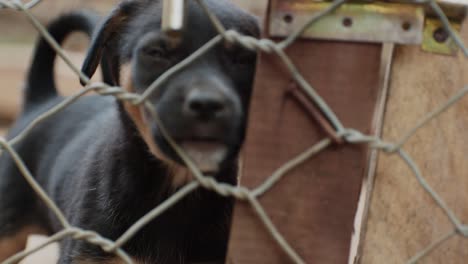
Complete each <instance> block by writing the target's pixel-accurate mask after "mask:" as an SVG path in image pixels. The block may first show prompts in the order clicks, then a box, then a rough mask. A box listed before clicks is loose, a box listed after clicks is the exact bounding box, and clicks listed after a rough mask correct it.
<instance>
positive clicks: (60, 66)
mask: <svg viewBox="0 0 468 264" xmlns="http://www.w3.org/2000/svg"><path fill="white" fill-rule="evenodd" d="M118 2H119V1H118V0H99V1H95V0H43V1H42V2H41V3H40V4H38V5H37V6H36V7H35V8H34V9H33V10H32V12H33V14H34V15H35V16H36V17H37V18H38V19H39V20H40V21H41V22H42V23H43V24H47V22H48V21H49V20H51V19H53V18H54V17H56V16H58V15H60V14H62V13H65V12H67V11H70V10H73V9H91V10H95V11H97V12H98V13H100V14H101V15H103V16H105V15H106V14H107V13H108V12H109V11H110V9H111V8H112V6H113V5H115V4H116V3H118ZM233 2H235V3H236V4H238V5H240V6H241V7H243V8H245V9H247V10H249V11H251V12H252V13H255V14H257V15H260V12H261V7H262V6H263V5H264V3H265V2H266V1H265V0H234V1H233ZM37 36H38V33H37V31H36V30H35V28H34V27H33V26H32V25H31V24H30V22H29V20H27V19H26V17H25V16H24V15H23V14H21V13H20V12H17V11H14V10H8V9H0V87H1V94H0V136H2V135H4V134H5V132H6V129H7V127H8V126H9V124H10V123H11V122H12V121H13V120H14V118H15V116H16V115H17V113H18V110H19V108H20V105H21V89H22V86H23V80H24V76H25V72H26V70H27V69H28V67H29V64H30V56H31V53H32V51H33V49H34V43H35V41H36V38H37ZM87 41H88V40H87V38H86V37H85V36H83V35H80V34H75V35H73V36H71V37H70V38H69V39H68V40H67V41H66V43H65V45H64V46H65V48H66V50H67V53H68V54H69V55H70V57H71V58H72V59H73V61H74V63H75V65H78V66H80V65H81V62H82V59H83V51H84V50H85V48H86V44H87ZM56 63H57V66H56V81H57V83H58V87H59V89H61V92H62V93H64V94H70V93H73V92H76V91H78V90H79V89H80V88H81V86H80V85H79V83H78V78H77V77H76V75H75V74H73V73H72V72H71V71H70V70H69V69H68V67H67V66H65V65H64V63H63V62H62V61H61V60H60V59H58V60H57V62H56ZM98 78H99V77H98Z"/></svg>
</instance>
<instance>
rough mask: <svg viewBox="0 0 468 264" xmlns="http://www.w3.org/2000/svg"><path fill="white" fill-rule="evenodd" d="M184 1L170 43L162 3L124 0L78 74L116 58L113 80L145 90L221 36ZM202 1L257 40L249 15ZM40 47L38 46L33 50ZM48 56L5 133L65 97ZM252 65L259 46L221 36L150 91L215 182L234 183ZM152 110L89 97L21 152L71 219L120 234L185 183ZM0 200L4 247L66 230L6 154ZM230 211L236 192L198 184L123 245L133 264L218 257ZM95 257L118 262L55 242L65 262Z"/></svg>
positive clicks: (0, 168) (216, 0) (213, 0)
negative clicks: (181, 24)
mask: <svg viewBox="0 0 468 264" xmlns="http://www.w3.org/2000/svg"><path fill="white" fill-rule="evenodd" d="M187 2H188V6H187V13H188V14H187V26H186V28H185V31H184V32H183V34H182V39H181V40H182V41H181V42H180V43H177V45H173V44H174V43H173V42H169V40H168V38H167V37H166V36H165V35H164V34H163V33H162V32H161V31H160V23H161V12H162V6H161V3H160V1H125V2H123V3H122V4H120V5H119V6H118V7H117V8H116V9H115V10H114V11H113V12H112V13H111V15H110V16H109V17H108V18H107V19H106V20H105V21H104V23H103V24H102V25H101V27H100V28H99V30H98V32H96V33H95V38H94V40H93V42H92V44H91V48H90V51H89V53H88V57H87V59H86V61H85V65H84V67H83V71H84V72H85V73H86V74H88V75H92V74H93V73H94V71H95V69H96V66H97V65H98V64H99V61H100V60H101V57H102V54H105V57H106V58H108V61H112V62H115V64H113V67H111V68H110V69H109V72H112V73H113V74H112V76H111V77H112V78H111V79H112V82H113V83H114V84H121V85H122V86H123V87H124V88H126V89H128V90H129V91H132V92H137V93H142V92H144V91H145V89H146V88H147V87H148V86H149V85H150V84H151V83H152V82H153V81H154V80H155V79H156V78H157V77H158V76H160V75H161V74H162V73H163V72H164V71H166V70H167V69H169V68H170V67H171V66H173V65H175V64H176V63H178V62H180V61H181V60H183V59H184V58H186V57H187V56H189V55H190V54H192V53H193V52H194V51H196V50H197V49H198V48H200V47H201V46H202V45H203V44H205V43H206V42H208V41H209V40H210V39H212V38H213V37H215V36H216V35H217V32H216V31H215V29H214V27H213V26H212V24H211V23H210V21H209V19H208V18H207V16H206V15H205V14H204V12H203V10H202V9H201V8H200V7H199V6H198V5H197V4H196V3H195V1H187ZM206 2H207V4H208V6H209V8H210V9H211V10H212V11H213V12H214V13H215V14H216V15H217V16H218V17H219V18H220V20H221V21H222V23H223V24H224V26H225V27H226V28H228V29H236V30H238V31H240V32H242V33H244V34H247V35H253V36H257V35H258V26H257V22H256V19H255V18H253V17H252V16H250V15H248V14H246V13H244V12H243V11H241V10H240V9H238V8H236V7H235V6H233V5H232V4H231V3H230V2H229V1H227V0H207V1H206ZM41 52H44V51H43V50H41V49H38V50H37V56H39V55H40V54H41ZM48 52H49V53H50V52H51V50H50V49H49V50H48ZM49 55H51V54H49ZM46 58H47V60H44V58H43V59H41V60H36V61H34V65H35V66H33V67H32V68H31V73H30V76H31V78H30V80H29V83H28V85H27V89H26V100H25V107H24V112H23V114H22V116H21V117H20V118H19V120H18V121H17V123H16V125H15V126H14V128H13V129H12V131H11V133H10V137H13V136H14V135H16V134H17V133H18V132H19V131H21V129H22V128H24V127H25V125H26V124H28V123H29V122H30V121H31V120H32V119H33V118H35V117H37V116H38V115H39V114H40V113H42V112H44V111H45V110H46V109H48V108H50V107H51V106H52V105H54V104H56V103H57V102H59V101H60V100H62V98H61V97H60V96H58V95H57V93H56V91H55V88H54V85H53V80H52V78H51V76H52V68H53V67H52V61H53V56H47V57H46ZM254 68H255V54H254V53H251V52H249V51H247V50H244V49H243V48H240V47H236V46H235V45H224V44H223V43H222V44H220V45H219V46H217V47H215V48H214V49H212V50H211V51H209V52H208V53H207V54H206V55H204V56H203V57H201V58H199V59H197V60H196V61H195V62H194V63H193V64H191V65H190V66H188V67H187V68H185V69H184V70H182V71H181V72H179V73H177V74H176V75H174V76H173V77H171V78H170V79H169V80H168V81H167V82H166V83H164V84H163V85H162V86H161V87H160V89H158V90H157V91H156V92H155V93H154V94H153V95H152V96H151V97H150V98H149V102H150V103H151V104H152V105H153V106H154V107H155V108H156V109H157V111H158V113H159V116H160V118H161V119H162V121H163V123H164V125H165V127H166V129H167V130H168V131H169V133H170V134H171V135H172V136H173V137H174V138H175V140H176V141H177V143H179V144H180V145H181V146H182V147H183V149H184V150H185V151H186V152H187V153H188V155H189V156H190V157H191V158H192V160H193V161H194V162H195V163H196V164H197V165H198V166H199V167H200V168H201V169H202V171H204V172H205V173H206V174H208V175H212V176H213V177H215V178H216V179H217V180H219V181H222V182H227V183H231V184H236V173H237V171H236V163H237V160H236V157H237V154H238V152H239V148H240V146H241V144H242V141H243V137H244V132H245V123H246V113H247V108H248V103H249V97H250V92H251V88H252V80H253V75H254ZM120 75H122V76H121V77H120ZM44 76H46V77H47V80H46V81H43V79H41V78H44ZM147 117H148V115H147V113H145V112H144V111H142V110H141V109H140V108H136V107H134V106H131V105H130V104H127V103H122V102H119V101H117V100H116V99H114V98H111V97H100V96H90V97H86V98H82V99H81V100H79V101H78V102H77V103H76V104H74V105H72V106H71V107H69V108H67V109H66V110H64V111H62V112H60V113H58V114H56V115H54V116H53V117H52V118H50V119H48V120H47V121H46V122H44V123H43V124H41V125H39V126H38V127H37V128H36V129H35V130H34V131H33V133H31V134H30V135H29V136H28V137H27V138H26V139H25V140H24V141H22V142H21V143H19V144H18V145H17V146H16V149H17V151H18V152H19V153H20V155H21V156H22V157H23V158H24V160H25V162H26V164H27V166H28V167H29V169H30V170H31V172H32V173H33V175H35V177H36V179H37V180H38V181H39V182H40V184H41V185H42V186H44V187H45V189H46V190H47V192H48V193H49V194H50V195H51V196H52V197H53V199H54V200H55V201H56V202H57V203H58V204H59V206H60V208H61V209H62V210H63V211H64V212H65V214H66V216H67V219H68V220H69V221H70V222H71V224H72V225H74V226H78V227H81V228H84V229H87V230H94V231H96V232H98V233H99V234H101V235H103V236H104V237H107V238H109V239H112V240H115V239H117V238H118V237H119V236H120V235H121V234H122V233H123V232H124V231H126V230H127V229H128V228H129V227H130V226H131V225H132V224H133V223H135V222H136V221H137V220H138V219H139V218H140V217H142V216H143V215H144V214H145V213H147V212H148V211H150V210H151V209H153V208H154V207H156V206H158V204H160V203H161V202H163V201H164V200H166V199H167V198H168V197H170V196H171V195H172V194H173V193H174V192H175V191H177V190H178V189H179V188H181V187H182V186H183V185H184V184H185V183H187V182H188V181H189V180H191V176H190V173H189V172H188V171H187V169H185V167H184V166H183V165H182V164H181V162H180V159H179V158H178V157H177V155H176V154H175V153H174V151H173V150H172V149H171V148H170V147H169V145H168V143H167V142H166V141H165V140H164V138H163V136H162V135H161V133H160V130H159V128H158V126H157V125H156V123H154V122H152V121H151V120H150V119H149V118H147ZM0 195H1V199H0V245H4V244H7V243H10V244H11V243H13V242H14V241H15V240H16V241H20V240H21V239H24V237H25V235H27V234H28V233H29V232H30V231H32V230H34V229H40V230H43V231H44V232H46V233H48V234H51V233H53V232H57V231H59V230H60V229H61V228H62V227H61V226H60V225H59V224H58V223H57V219H55V217H54V216H53V215H52V214H51V213H50V212H49V211H48V210H47V209H46V208H45V207H44V206H43V205H42V204H41V203H40V202H39V201H38V199H37V197H36V196H35V194H34V193H33V191H32V190H31V189H30V187H29V186H28V185H27V184H26V182H25V181H24V180H23V178H22V176H21V175H20V173H19V171H18V170H17V169H16V168H15V165H14V164H13V162H12V160H11V159H10V158H9V157H8V156H7V155H2V157H1V159H0ZM231 210H232V200H231V199H229V198H222V197H220V196H219V195H217V194H215V193H213V192H211V191H207V190H203V189H200V190H197V191H195V192H194V193H192V194H190V195H189V196H187V197H186V198H184V199H183V200H182V201H180V202H179V203H178V204H176V205H175V206H173V207H172V208H171V209H169V210H168V211H166V212H165V213H164V214H163V215H161V216H160V217H158V218H157V219H155V220H153V221H152V222H151V223H150V224H149V225H148V226H146V227H145V228H144V229H143V230H141V231H140V232H139V233H138V234H137V235H136V236H135V237H133V238H132V239H131V240H130V241H129V242H128V243H127V244H125V246H124V249H125V250H126V251H127V252H128V253H129V254H130V255H131V256H132V258H134V260H135V262H137V263H222V262H224V258H225V254H226V247H227V240H228V234H229V230H228V229H229V222H230V216H231ZM10 253H11V252H10ZM1 254H2V250H1V249H0V259H1V258H4V257H5V256H4V255H3V256H2V255H1ZM101 262H102V263H116V262H118V260H117V259H116V258H115V257H114V256H113V255H110V254H106V253H104V252H102V250H101V249H100V248H98V247H96V246H92V245H89V244H88V243H86V242H80V241H75V240H65V241H64V242H62V245H61V254H60V263H101Z"/></svg>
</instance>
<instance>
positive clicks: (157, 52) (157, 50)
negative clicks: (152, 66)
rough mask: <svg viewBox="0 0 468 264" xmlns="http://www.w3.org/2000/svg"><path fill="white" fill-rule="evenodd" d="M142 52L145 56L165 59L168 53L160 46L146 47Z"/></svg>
mask: <svg viewBox="0 0 468 264" xmlns="http://www.w3.org/2000/svg"><path fill="white" fill-rule="evenodd" d="M142 52H143V54H144V55H146V56H149V57H152V58H163V57H164V56H165V55H166V51H165V50H164V49H163V48H162V47H158V46H151V47H144V48H143V49H142Z"/></svg>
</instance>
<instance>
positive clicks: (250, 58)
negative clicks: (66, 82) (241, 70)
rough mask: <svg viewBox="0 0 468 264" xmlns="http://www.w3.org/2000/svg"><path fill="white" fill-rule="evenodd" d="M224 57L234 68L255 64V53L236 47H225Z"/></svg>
mask: <svg viewBox="0 0 468 264" xmlns="http://www.w3.org/2000/svg"><path fill="white" fill-rule="evenodd" d="M225 50H226V55H227V56H228V58H229V59H230V61H231V63H232V64H233V65H234V66H244V65H250V64H253V63H254V62H255V52H252V51H250V50H247V49H244V48H242V47H240V46H238V45H234V46H225Z"/></svg>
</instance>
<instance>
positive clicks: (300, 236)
mask: <svg viewBox="0 0 468 264" xmlns="http://www.w3.org/2000/svg"><path fill="white" fill-rule="evenodd" d="M287 52H288V54H289V55H290V57H291V58H292V59H293V61H294V62H295V63H296V64H298V66H299V70H300V71H301V73H302V74H303V75H304V76H305V77H306V79H307V80H309V81H310V83H311V84H312V85H313V86H314V87H315V88H316V89H317V91H318V92H319V93H320V94H321V95H323V96H324V98H325V100H326V101H327V102H328V103H329V104H330V106H331V107H332V109H334V110H335V111H336V113H337V115H338V117H339V118H340V119H342V120H343V121H344V124H345V125H346V126H349V127H354V128H357V129H359V130H362V131H364V132H366V133H371V132H372V131H371V127H372V125H371V123H372V120H373V112H374V109H375V103H376V100H377V94H378V84H379V76H378V75H379V66H380V55H381V54H380V52H381V45H378V44H356V43H343V42H341V43H339V42H325V41H308V40H301V41H298V42H296V43H295V44H294V45H293V46H292V47H290V48H289V49H288V50H287ZM257 76H258V77H257V80H258V81H257V84H256V87H255V90H254V94H253V102H252V109H251V113H250V124H249V132H248V136H247V142H246V145H245V149H244V154H243V156H244V159H243V160H244V166H243V170H242V179H241V183H242V185H244V186H247V187H250V188H252V187H256V186H258V185H259V184H261V183H262V182H263V181H264V180H266V179H267V177H269V175H270V174H271V173H272V172H273V171H274V170H275V169H277V168H278V167H280V166H281V165H283V163H284V162H286V161H288V160H289V159H291V158H292V157H294V156H295V155H297V154H299V153H301V152H302V151H305V150H306V149H307V148H309V147H310V146H312V145H313V144H315V143H317V142H318V141H319V140H321V139H323V138H325V137H326V135H325V133H324V132H323V130H322V129H321V128H319V126H318V125H317V122H316V121H315V120H314V119H312V118H310V116H309V115H308V114H307V113H306V112H305V111H304V108H302V107H301V106H300V105H299V104H298V103H297V102H296V101H295V100H293V99H291V97H288V96H287V95H286V91H287V90H288V89H289V88H290V87H291V84H292V83H294V82H293V81H292V80H291V78H290V76H289V74H288V73H286V72H285V68H284V67H283V64H282V63H281V62H280V61H279V60H278V59H276V58H275V57H274V56H268V55H262V56H261V59H260V64H259V67H258V75H257ZM356 102H359V103H356ZM367 161H368V150H367V149H366V148H364V147H360V146H350V145H344V146H334V147H332V148H330V149H328V150H326V151H324V152H323V153H320V154H319V155H318V156H316V157H314V158H312V159H311V160H310V161H308V162H306V163H305V164H303V165H301V166H299V167H298V168H296V169H294V170H293V171H292V172H291V173H289V174H288V175H287V176H285V177H284V179H283V180H281V181H280V182H279V183H278V184H277V185H276V186H275V187H274V188H272V189H271V190H270V191H269V192H267V194H265V195H264V196H262V197H261V198H260V203H261V204H262V205H263V206H264V207H265V209H266V211H267V213H268V214H269V215H270V217H271V218H272V220H273V222H274V224H275V225H276V227H277V228H278V229H279V231H280V232H281V233H282V234H283V235H284V237H285V238H286V240H287V241H289V242H290V243H291V245H292V247H293V248H294V249H296V250H297V252H298V253H299V254H300V255H301V256H302V257H303V258H304V259H305V260H306V261H307V263H346V262H347V260H348V255H349V250H350V249H349V246H350V241H351V235H352V233H353V221H354V215H355V211H356V207H357V200H358V197H359V192H360V187H361V183H362V178H363V176H364V175H365V172H366V167H367ZM231 239H232V241H231V245H230V248H229V257H228V263H289V259H288V258H287V257H286V256H285V255H284V254H283V253H282V251H281V250H280V248H279V247H278V246H277V245H276V243H275V242H274V241H273V239H272V238H271V236H270V235H269V234H268V233H267V231H266V229H265V228H264V226H263V225H262V224H261V222H260V220H259V219H258V218H257V216H256V215H255V214H254V213H253V211H252V209H251V208H250V207H249V206H248V205H246V204H244V203H242V202H239V203H237V206H236V209H235V216H234V223H233V230H232V235H231Z"/></svg>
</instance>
